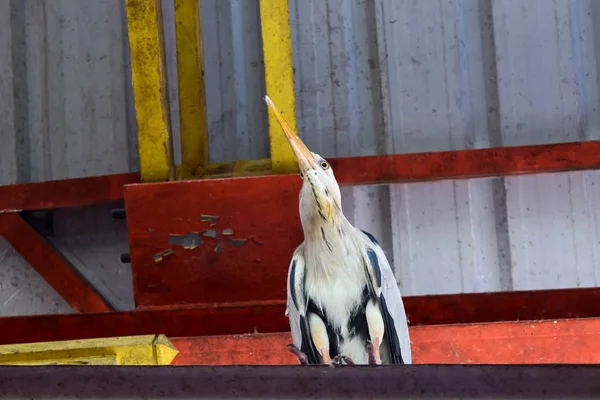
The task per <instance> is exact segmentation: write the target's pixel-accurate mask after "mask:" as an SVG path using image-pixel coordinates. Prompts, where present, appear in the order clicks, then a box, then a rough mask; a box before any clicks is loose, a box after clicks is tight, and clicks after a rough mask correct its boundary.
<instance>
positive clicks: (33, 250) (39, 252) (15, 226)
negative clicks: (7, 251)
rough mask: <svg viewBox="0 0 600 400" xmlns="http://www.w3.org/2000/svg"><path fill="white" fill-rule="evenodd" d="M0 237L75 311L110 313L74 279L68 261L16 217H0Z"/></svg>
mask: <svg viewBox="0 0 600 400" xmlns="http://www.w3.org/2000/svg"><path fill="white" fill-rule="evenodd" d="M0 235H1V236H3V237H4V238H5V239H6V240H7V241H8V242H9V243H10V244H11V245H12V246H13V247H14V249H15V250H16V251H18V252H19V253H20V254H21V256H22V257H23V258H24V259H25V260H27V262H28V263H29V265H31V266H32V267H33V268H34V269H35V270H36V271H37V272H38V273H39V274H40V275H41V276H42V278H44V279H45V280H46V282H48V284H49V285H50V286H52V287H53V288H54V290H56V291H57V292H58V293H59V294H60V295H61V296H62V297H63V298H64V299H65V300H66V301H67V303H69V304H70V305H71V307H73V309H74V310H75V311H79V312H103V311H110V310H111V308H110V307H109V306H108V305H107V304H106V303H105V302H104V301H103V300H102V299H101V298H100V296H98V295H97V294H96V293H95V292H94V291H93V290H92V289H91V288H90V287H89V286H88V285H87V284H86V283H85V282H83V280H82V279H80V278H79V276H77V274H76V273H75V270H74V268H73V267H72V266H70V265H69V263H68V261H67V260H66V259H65V258H64V257H62V256H61V255H60V254H59V253H58V252H57V251H56V249H54V248H53V247H52V246H51V245H50V244H49V243H48V242H47V241H46V240H44V238H43V237H42V236H40V235H39V233H38V232H36V231H35V230H34V229H33V228H32V227H31V226H30V225H29V224H28V223H27V222H25V220H23V218H21V217H20V216H19V215H18V214H15V213H5V214H0Z"/></svg>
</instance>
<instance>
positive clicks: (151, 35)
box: [126, 0, 175, 182]
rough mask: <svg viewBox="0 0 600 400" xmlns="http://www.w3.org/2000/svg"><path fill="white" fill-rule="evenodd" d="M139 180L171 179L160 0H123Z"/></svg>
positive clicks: (171, 147) (173, 168)
mask: <svg viewBox="0 0 600 400" xmlns="http://www.w3.org/2000/svg"><path fill="white" fill-rule="evenodd" d="M126 4H127V25H128V32H129V47H130V50H131V76H132V83H133V95H134V104H135V113H136V120H137V130H138V147H139V154H140V171H141V175H142V181H144V182H150V181H165V180H173V179H175V164H174V161H173V142H172V140H171V134H170V133H171V121H170V115H169V98H168V90H167V78H166V73H167V72H166V62H165V55H164V37H163V24H162V13H161V1H160V0H126Z"/></svg>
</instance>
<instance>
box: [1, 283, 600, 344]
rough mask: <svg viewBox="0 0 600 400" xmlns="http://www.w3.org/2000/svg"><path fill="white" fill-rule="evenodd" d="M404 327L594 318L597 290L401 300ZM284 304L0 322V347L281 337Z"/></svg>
mask: <svg viewBox="0 0 600 400" xmlns="http://www.w3.org/2000/svg"><path fill="white" fill-rule="evenodd" d="M404 302H405V303H404V304H405V306H406V309H407V313H408V316H409V320H410V324H411V325H412V326H417V325H442V324H469V323H487V322H498V321H526V320H541V319H547V320H550V319H551V320H553V319H566V318H600V289H569V290H547V291H539V292H509V293H474V294H468V295H442V296H419V297H406V298H405V300H404ZM284 312H285V302H284V301H272V302H259V303H240V304H222V305H219V306H218V307H217V306H208V305H207V306H204V307H193V308H191V307H190V308H180V309H169V308H162V309H154V310H135V311H127V312H112V313H100V314H95V313H92V314H68V315H40V316H27V317H4V318H0V344H11V343H30V342H40V341H52V340H69V339H88V338H94V337H113V336H129V335H143V334H156V333H164V334H166V335H167V336H169V337H192V336H210V335H235V334H245V333H252V332H260V333H274V332H287V331H288V330H289V322H288V320H287V317H285V315H284Z"/></svg>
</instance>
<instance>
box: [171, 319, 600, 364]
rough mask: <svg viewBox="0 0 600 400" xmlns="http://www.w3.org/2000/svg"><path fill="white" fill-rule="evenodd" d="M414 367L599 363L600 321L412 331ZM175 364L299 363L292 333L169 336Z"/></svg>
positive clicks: (418, 329)
mask: <svg viewBox="0 0 600 400" xmlns="http://www.w3.org/2000/svg"><path fill="white" fill-rule="evenodd" d="M410 336H411V349H412V354H413V363H414V364H554V363H556V364H588V363H594V364H597V363H600V346H598V343H600V319H596V318H594V319H580V320H557V321H547V322H529V321H518V322H506V323H492V324H466V325H436V326H421V327H413V328H410ZM170 340H171V342H172V343H173V344H174V345H175V347H177V349H178V350H179V354H178V355H177V357H175V360H173V364H174V365H197V364H205V365H230V364H254V365H260V364H271V365H295V364H298V361H297V360H296V358H295V357H294V356H293V355H292V354H291V353H290V352H289V351H287V345H288V343H291V342H292V337H291V335H290V334H289V333H287V332H286V333H274V334H259V335H235V336H234V335H231V336H212V337H191V338H190V337H188V338H170Z"/></svg>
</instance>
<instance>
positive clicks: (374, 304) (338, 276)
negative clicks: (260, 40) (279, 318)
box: [265, 96, 412, 365]
mask: <svg viewBox="0 0 600 400" xmlns="http://www.w3.org/2000/svg"><path fill="white" fill-rule="evenodd" d="M265 101H266V103H267V105H268V108H269V109H270V110H271V111H272V112H273V113H274V114H275V116H276V117H277V120H278V122H279V124H280V125H281V128H282V129H283V132H284V133H285V136H286V137H287V140H288V142H289V144H290V146H291V148H292V150H293V153H294V155H295V157H296V160H297V162H298V167H299V170H300V177H301V178H302V179H303V184H302V189H301V190H300V197H299V203H300V206H299V212H300V221H301V223H302V229H303V231H304V241H303V242H302V243H301V244H300V245H299V246H298V247H297V248H296V249H295V251H294V253H293V255H292V259H291V262H290V265H289V270H288V280H287V308H286V315H287V316H288V318H289V321H290V328H291V332H292V338H293V342H294V343H293V345H290V348H291V351H292V352H293V353H294V354H296V356H297V357H298V360H299V361H300V363H301V364H329V365H337V364H339V363H341V362H342V361H345V362H346V363H347V364H411V363H412V356H411V349H410V338H409V333H408V324H407V319H406V313H405V310H404V304H403V302H402V296H401V293H400V289H399V287H398V283H397V282H396V279H395V277H394V273H393V271H392V269H391V267H390V263H389V262H388V260H387V258H386V256H385V254H384V252H383V250H382V248H381V247H380V246H379V244H378V242H377V240H376V239H375V238H374V237H373V236H372V235H371V234H370V233H368V232H365V231H363V230H360V229H358V228H355V227H354V226H353V225H352V224H351V223H350V222H349V221H348V219H347V218H346V217H345V216H344V213H343V212H342V202H341V192H340V188H339V185H338V183H337V181H336V179H335V176H334V173H333V170H332V168H331V166H330V165H329V163H328V162H327V160H325V159H324V158H323V157H321V156H320V155H318V154H315V153H313V152H311V151H310V150H309V149H308V148H307V147H306V146H305V145H304V143H303V142H302V140H300V138H299V137H298V136H297V135H296V134H294V132H293V131H292V129H291V128H290V127H289V125H288V124H287V122H286V121H285V119H284V118H283V117H282V116H281V114H280V113H279V111H278V110H277V107H276V106H275V104H274V103H273V101H272V100H271V99H270V98H269V97H268V96H265Z"/></svg>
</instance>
